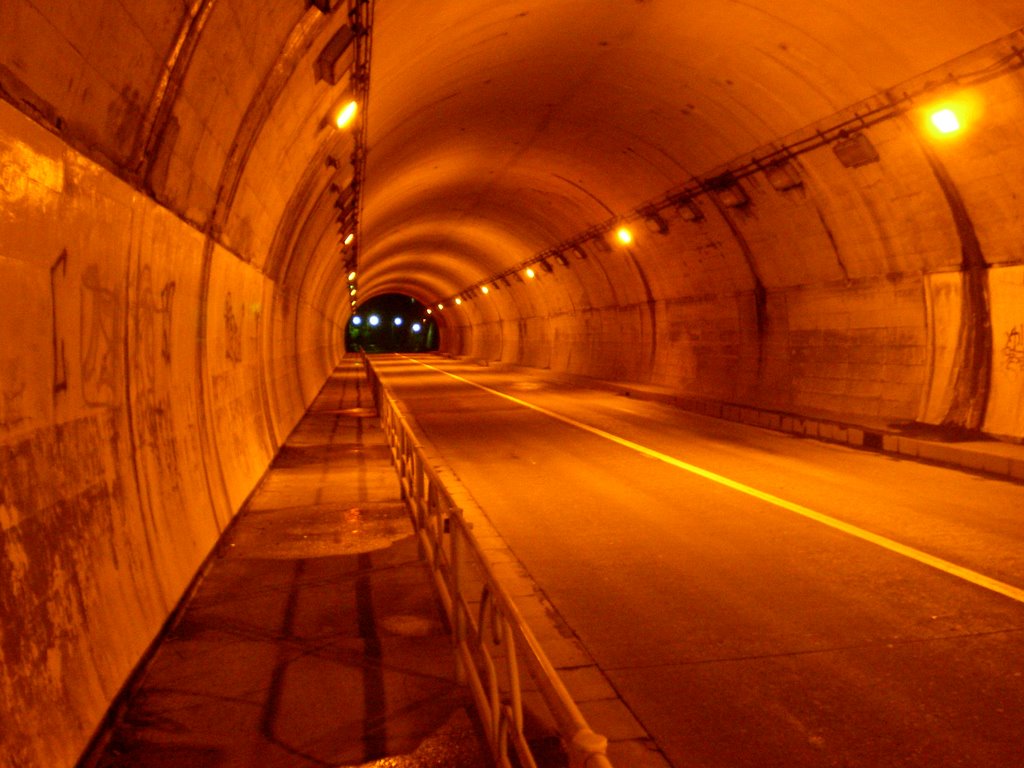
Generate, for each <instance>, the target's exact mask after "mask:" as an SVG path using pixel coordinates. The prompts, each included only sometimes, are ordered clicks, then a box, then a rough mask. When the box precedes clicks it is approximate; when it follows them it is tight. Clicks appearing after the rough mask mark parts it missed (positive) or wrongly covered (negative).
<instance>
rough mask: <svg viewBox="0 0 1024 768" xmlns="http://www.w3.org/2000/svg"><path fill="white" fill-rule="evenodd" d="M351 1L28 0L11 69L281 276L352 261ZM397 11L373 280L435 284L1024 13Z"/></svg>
mask: <svg viewBox="0 0 1024 768" xmlns="http://www.w3.org/2000/svg"><path fill="white" fill-rule="evenodd" d="M336 5H337V7H336V8H335V9H334V10H333V12H332V13H330V14H327V15H324V14H321V13H319V12H318V11H316V10H315V9H313V8H311V7H309V5H308V4H307V3H306V2H303V0H268V1H267V2H263V3H260V4H259V8H258V11H254V8H253V6H252V4H251V3H246V2H243V0H192V2H190V3H188V4H187V5H186V6H185V7H184V8H183V6H182V4H181V3H180V2H170V0H167V1H166V2H147V3H145V4H142V5H140V4H130V5H124V4H122V3H120V2H117V1H116V0H97V2H93V3H76V4H72V5H69V6H66V7H65V6H63V5H53V4H43V3H30V2H18V3H9V4H6V3H5V7H4V14H5V15H6V16H7V20H6V21H5V24H4V25H3V32H0V34H2V35H3V44H4V46H5V49H6V50H8V51H9V52H10V55H9V56H8V57H6V63H5V64H4V69H3V71H2V73H0V74H2V77H0V85H2V88H3V91H4V93H6V95H7V98H8V100H9V101H12V102H13V103H15V104H17V105H18V106H19V107H21V108H22V109H23V110H24V111H26V112H29V113H32V114H36V115H37V116H38V117H39V119H40V120H42V121H44V122H48V123H49V124H51V125H52V126H53V127H54V128H55V129H56V130H58V131H60V132H61V133H62V135H64V136H65V137H66V138H67V139H68V140H69V141H70V142H71V143H72V144H74V145H76V146H78V147H80V148H83V149H85V150H87V152H88V154H90V155H91V156H92V157H94V158H96V159H99V160H100V161H101V162H103V163H104V164H106V165H108V166H109V167H111V168H112V169H114V170H116V171H118V172H119V173H120V174H121V175H122V176H125V177H127V178H130V179H133V180H135V181H136V182H137V183H139V184H140V185H141V186H143V187H144V188H146V189H147V190H149V191H150V192H151V194H152V195H153V196H154V197H156V198H157V199H158V200H160V201H161V202H163V203H165V204H166V205H168V206H169V207H170V208H172V209H173V210H176V211H178V212H179V213H180V214H181V215H182V216H184V217H185V218H186V219H188V220H190V221H192V222H194V223H196V224H197V225H198V226H200V227H203V228H208V229H210V230H212V231H213V232H214V234H215V235H217V237H218V238H219V239H220V240H221V241H222V242H223V244H225V245H226V246H227V247H229V248H231V249H233V250H235V251H236V252H238V253H240V254H241V255H242V256H243V257H244V258H245V259H246V260H249V261H253V262H254V263H256V264H258V265H261V266H264V267H265V269H266V270H267V272H268V273H269V274H271V275H272V276H275V277H277V276H282V275H283V276H285V277H286V278H287V279H288V280H290V281H291V282H292V284H294V285H304V284H305V278H304V277H303V275H305V274H306V272H307V271H308V270H309V269H310V268H311V260H313V259H328V260H330V261H332V262H333V261H338V262H339V264H338V266H337V267H336V268H327V267H323V268H321V267H312V268H313V271H315V272H318V273H319V274H320V275H321V276H322V279H325V280H330V281H333V280H337V279H339V277H340V276H341V274H342V272H344V271H345V269H344V264H343V263H341V262H342V261H343V259H344V258H345V257H344V256H341V258H339V253H340V248H339V247H338V243H337V240H338V234H337V233H336V232H335V231H334V227H333V226H330V225H329V224H328V223H329V222H330V221H331V217H330V216H327V215H326V213H325V212H324V211H323V210H321V209H322V208H323V207H324V206H330V205H332V204H333V203H334V201H335V199H336V197H335V196H333V195H329V194H325V190H326V189H327V188H328V185H329V183H330V182H331V181H332V178H333V177H334V176H335V175H341V176H344V172H345V165H346V163H347V160H348V157H349V155H350V153H351V151H352V146H353V144H352V137H351V136H349V135H345V134H338V133H336V132H334V131H333V130H332V129H330V128H328V127H326V120H327V118H328V117H329V115H330V113H331V110H332V108H334V107H335V106H336V104H337V103H338V100H339V99H340V98H341V93H342V91H343V90H344V87H345V85H346V81H345V80H344V79H343V81H342V82H341V83H339V84H338V85H336V86H333V87H330V86H328V85H327V84H326V83H324V82H323V81H318V80H317V79H316V78H315V77H314V76H313V68H314V61H315V59H316V57H317V56H318V54H319V53H320V51H321V49H322V48H323V46H324V45H325V44H326V42H327V41H328V40H329V39H330V37H331V36H332V35H333V34H334V33H335V32H336V31H337V30H338V29H339V28H340V27H341V26H342V25H343V24H344V23H346V21H347V19H346V12H347V11H349V10H350V9H351V7H352V4H351V2H350V3H337V4H336ZM372 6H373V31H372V61H371V84H370V98H369V103H368V104H367V105H364V106H365V107H366V110H365V112H364V117H365V119H366V121H367V122H366V124H365V129H366V142H367V150H368V155H367V159H366V167H365V171H366V173H365V186H364V189H363V200H362V206H361V207H362V239H361V242H360V244H359V249H360V253H361V258H360V268H361V271H362V272H363V274H362V276H361V286H360V288H361V290H362V291H363V294H362V295H363V296H369V295H372V294H374V293H380V292H384V291H391V290H403V291H408V292H410V293H412V294H414V295H416V297H417V298H420V299H422V300H425V301H429V300H431V299H433V298H436V297H439V296H445V295H449V294H453V293H455V292H458V291H460V290H461V289H462V288H463V287H465V286H466V285H469V284H472V283H474V282H476V281H479V280H481V279H484V278H486V277H488V276H490V275H492V274H494V273H496V272H500V271H501V270H503V269H505V268H507V267H509V266H511V265H514V264H516V263H518V262H520V261H522V260H523V259H525V258H528V257H530V256H531V255H533V254H536V253H539V252H541V251H543V250H545V249H546V248H549V247H551V246H553V245H555V244H557V243H559V242H562V241H565V240H567V239H570V238H572V237H573V236H574V235H576V234H577V233H579V232H581V231H584V230H586V229H587V228H589V227H592V226H594V225H595V224H598V223H600V222H603V221H605V220H607V219H608V218H609V217H613V216H618V215H624V214H627V213H628V212H630V211H631V210H633V209H634V208H635V207H636V206H637V205H639V204H641V203H643V202H644V201H646V200H649V199H652V198H656V197H657V196H659V195H661V194H662V193H663V192H664V191H665V190H668V189H671V188H673V187H677V186H679V185H680V184H683V183H685V182H687V181H688V180H689V179H691V178H693V177H694V176H697V175H700V174H703V173H707V172H708V171H709V170H710V169H713V168H716V167H719V166H721V165H722V164H724V163H727V162H730V161H732V160H734V159H736V158H739V157H741V156H743V155H744V154H745V153H749V152H752V151H754V150H755V149H756V148H758V147H763V146H766V145H769V144H771V143H772V142H777V141H779V140H780V138H781V137H784V136H786V135H788V134H790V133H792V132H793V131H796V130H797V129H800V128H802V127H803V126H809V125H812V124H814V123H815V122H816V121H819V120H821V119H823V118H825V117H827V116H829V115H831V114H834V113H838V112H840V111H841V110H843V109H845V108H847V107H849V106H850V105H852V104H855V103H857V102H859V101H860V100H862V99H866V98H869V97H871V96H873V95H874V94H877V93H879V92H880V91H883V90H884V89H887V88H890V87H892V86H894V85H896V84H898V83H901V82H903V81H905V80H908V79H910V78H913V77H917V76H919V75H920V74H921V73H923V72H926V71H928V70H929V69H931V68H933V67H936V66H938V65H940V64H943V63H944V62H948V61H950V60H952V59H953V58H955V57H957V56H959V55H961V54H964V53H965V52H967V51H970V50H972V49H974V48H976V47H978V46H982V45H984V44H986V43H989V42H990V41H992V40H995V39H997V38H999V37H1000V36H1004V35H1006V34H1008V33H1009V32H1011V31H1013V30H1015V29H1017V28H1018V27H1019V26H1021V25H1022V24H1024V11H1022V10H1021V6H1020V4H1019V3H1016V2H1011V0H983V1H981V2H978V1H973V0H972V2H966V1H965V0H944V1H940V2H934V1H929V2H925V1H923V0H921V1H914V2H903V3H891V2H885V1H883V0H870V1H867V2H861V3H857V4H856V5H855V6H851V5H850V4H848V3H839V2H821V1H820V0H782V1H778V0H773V1H772V2H767V0H760V1H758V0H755V1H752V2H737V1H735V0H702V1H701V2H668V1H667V0H618V1H616V2H612V1H611V0H587V1H584V0H516V1H515V2H497V3H495V2H470V1H469V0H440V1H439V2H432V3H422V2H419V1H418V0H376V1H375V2H374V3H373V4H372ZM361 8H362V12H363V13H365V12H366V11H367V7H366V6H365V5H363V6H361ZM7 22H13V23H7ZM115 41H116V42H115ZM346 56H347V57H349V58H354V55H353V51H352V50H350V51H349V52H348V53H346ZM328 157H332V158H334V159H336V160H339V170H338V171H334V170H332V168H330V167H328V166H326V165H325V160H326V159H327V158H328ZM335 181H337V180H335ZM344 183H347V179H342V184H339V186H342V185H343V184H344ZM309 217H314V218H317V217H318V219H317V220H318V221H320V222H321V223H320V224H319V225H318V230H319V231H318V232H313V231H310V228H309V227H308V226H306V225H304V221H305V219H307V218H309ZM304 229H305V230H306V231H305V235H304V236H303V238H301V239H299V238H297V235H296V232H298V231H300V230H304ZM694 271H695V272H699V267H697V266H695V267H694ZM768 271H771V270H770V269H769V270H768ZM317 290H318V291H320V292H321V293H324V292H325V289H323V288H320V289H317ZM326 293H338V292H332V291H326ZM342 293H343V292H342ZM338 295H339V296H340V295H341V293H338ZM342 305H343V306H341V307H339V309H338V311H339V313H341V314H342V315H344V314H345V313H347V311H348V308H347V304H346V303H345V302H342Z"/></svg>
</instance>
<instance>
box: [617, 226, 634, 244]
mask: <svg viewBox="0 0 1024 768" xmlns="http://www.w3.org/2000/svg"><path fill="white" fill-rule="evenodd" d="M615 239H616V240H618V241H619V244H620V245H631V244H632V242H633V233H632V232H631V231H630V229H629V227H627V226H626V225H622V226H621V227H619V228H618V229H616V230H615Z"/></svg>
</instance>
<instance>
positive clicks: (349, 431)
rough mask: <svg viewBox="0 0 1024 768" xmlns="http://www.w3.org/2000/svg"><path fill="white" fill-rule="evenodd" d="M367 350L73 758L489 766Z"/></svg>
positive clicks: (161, 765)
mask: <svg viewBox="0 0 1024 768" xmlns="http://www.w3.org/2000/svg"><path fill="white" fill-rule="evenodd" d="M453 672H454V656H453V652H452V645H451V639H450V636H449V634H448V630H447V627H446V626H445V623H444V620H443V618H442V614H441V612H440V610H439V607H438V605H437V601H436V598H435V594H434V591H433V585H432V584H431V581H430V576H429V574H428V572H427V570H426V568H425V566H424V565H423V564H422V563H421V562H420V560H419V558H418V555H417V549H416V543H415V539H414V537H413V532H412V527H411V524H410V522H409V518H408V514H407V512H406V509H405V506H404V504H403V502H402V501H401V498H400V491H399V485H398V480H397V477H396V474H395V470H394V468H393V466H392V465H391V461H390V454H389V452H388V448H387V446H386V444H385V442H384V437H383V434H382V433H381V430H380V427H379V423H378V421H377V417H376V413H375V411H374V409H373V403H372V400H371V395H370V391H369V388H368V387H367V385H366V378H365V374H364V371H363V369H362V367H361V366H360V365H359V364H358V363H357V362H355V361H354V360H353V359H346V361H345V362H344V363H343V364H342V365H341V366H340V367H339V368H338V369H337V370H336V371H335V372H334V374H333V375H332V376H331V377H330V379H329V380H328V382H327V383H326V384H325V386H324V388H323V390H322V391H321V392H320V394H319V396H318V397H317V398H316V400H315V401H314V403H313V405H312V407H311V408H310V410H309V412H308V413H307V414H306V416H305V417H304V418H303V420H302V421H301V422H300V424H299V425H298V427H296V429H295V431H294V432H293V433H292V435H291V436H290V437H289V438H288V441H287V442H286V444H285V446H284V447H283V448H282V450H281V452H280V454H279V455H278V457H277V459H276V460H275V461H274V463H273V464H272V465H271V467H270V469H269V470H268V472H267V474H266V476H265V477H264V480H263V482H262V484H261V485H260V487H259V488H258V489H257V491H256V492H255V493H254V494H253V496H252V498H251V499H250V501H249V502H248V504H247V505H246V507H245V508H244V509H243V510H242V512H240V513H239V516H238V518H237V519H236V521H235V523H234V524H233V525H232V527H231V528H230V529H229V530H228V531H227V532H226V533H225V535H224V537H223V538H222V540H221V542H220V543H219V544H218V549H217V552H216V553H215V555H214V556H213V557H211V558H210V560H209V562H208V563H207V565H206V566H205V568H204V570H203V572H202V573H201V575H200V577H199V579H198V581H197V585H196V588H195V589H194V591H193V592H192V594H191V595H190V596H189V597H188V599H187V600H186V602H185V603H184V604H183V606H182V607H181V608H180V609H179V613H178V614H177V616H176V617H175V619H174V621H173V623H172V624H171V625H170V628H169V629H168V631H167V632H166V633H165V634H164V635H163V637H162V638H161V639H160V640H159V644H158V645H157V646H156V648H155V651H154V652H153V654H152V655H151V657H150V658H149V659H148V661H147V663H146V665H145V666H144V667H143V668H142V669H141V670H140V672H139V674H138V675H137V676H136V678H135V679H134V680H133V682H132V684H131V687H130V690H129V692H128V694H127V695H126V696H124V697H123V698H122V701H121V702H120V704H119V705H118V708H117V710H116V711H115V714H114V716H113V717H112V718H111V721H112V722H111V723H110V726H109V727H108V728H107V729H106V730H105V731H104V732H103V733H102V734H101V736H100V737H99V738H98V739H97V740H96V744H95V745H94V749H93V750H92V751H91V753H90V754H87V755H86V756H85V757H84V758H83V760H82V762H81V764H80V765H81V768H122V767H123V768H128V767H129V766H131V767H132V768H165V767H166V768H170V767H171V766H173V767H174V768H223V767H224V766H254V767H256V766H259V768H275V767H277V766H280V767H281V768H284V767H285V766H287V768H303V767H305V766H379V767H380V768H383V767H384V766H387V768H435V767H436V768H440V767H441V766H444V767H445V768H469V767H470V766H473V767H474V768H475V767H477V766H486V765H490V759H489V757H488V752H487V748H486V745H485V742H484V739H483V735H482V733H481V732H480V731H479V729H478V727H477V725H476V721H475V713H474V712H473V710H472V704H471V701H470V698H469V696H468V693H467V692H466V691H465V690H464V689H463V688H462V687H461V686H459V685H458V684H457V683H456V682H455V680H454V675H453Z"/></svg>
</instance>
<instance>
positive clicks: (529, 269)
mask: <svg viewBox="0 0 1024 768" xmlns="http://www.w3.org/2000/svg"><path fill="white" fill-rule="evenodd" d="M516 274H519V273H518V272H517V273H516ZM526 276H527V277H528V278H530V279H531V280H533V278H535V277H536V276H537V273H536V272H534V271H533V267H527V268H526Z"/></svg>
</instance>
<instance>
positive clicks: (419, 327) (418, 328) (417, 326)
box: [412, 323, 423, 333]
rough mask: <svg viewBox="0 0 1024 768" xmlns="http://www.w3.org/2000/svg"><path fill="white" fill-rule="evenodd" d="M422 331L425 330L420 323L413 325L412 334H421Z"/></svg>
mask: <svg viewBox="0 0 1024 768" xmlns="http://www.w3.org/2000/svg"><path fill="white" fill-rule="evenodd" d="M422 330H423V326H422V325H420V324H419V323H413V324H412V332H413V333H419V332H420V331H422Z"/></svg>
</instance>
